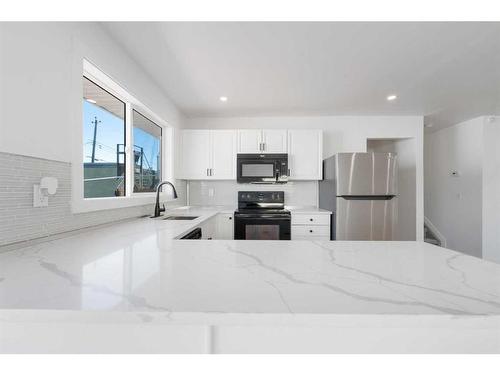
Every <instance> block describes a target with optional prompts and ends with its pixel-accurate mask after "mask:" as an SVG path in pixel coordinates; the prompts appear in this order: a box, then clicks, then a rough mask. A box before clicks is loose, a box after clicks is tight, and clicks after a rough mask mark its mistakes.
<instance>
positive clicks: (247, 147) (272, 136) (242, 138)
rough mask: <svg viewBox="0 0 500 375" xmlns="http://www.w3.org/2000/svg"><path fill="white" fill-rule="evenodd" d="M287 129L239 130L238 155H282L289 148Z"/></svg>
mask: <svg viewBox="0 0 500 375" xmlns="http://www.w3.org/2000/svg"><path fill="white" fill-rule="evenodd" d="M286 139H287V131H286V129H269V130H262V129H242V130H238V153H241V154H254V153H259V154H265V153H271V154H281V153H286V148H287V140H286Z"/></svg>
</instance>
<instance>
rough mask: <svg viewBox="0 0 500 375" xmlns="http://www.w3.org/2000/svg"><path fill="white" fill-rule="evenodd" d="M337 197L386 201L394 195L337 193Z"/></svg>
mask: <svg viewBox="0 0 500 375" xmlns="http://www.w3.org/2000/svg"><path fill="white" fill-rule="evenodd" d="M338 197H339V198H343V199H345V200H348V201H388V200H391V199H392V198H395V197H396V195H339V196H338Z"/></svg>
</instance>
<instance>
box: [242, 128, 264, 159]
mask: <svg viewBox="0 0 500 375" xmlns="http://www.w3.org/2000/svg"><path fill="white" fill-rule="evenodd" d="M261 144H262V130H260V129H242V130H238V153H240V154H253V153H260V152H262V149H261V148H262V146H261Z"/></svg>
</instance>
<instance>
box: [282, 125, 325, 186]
mask: <svg viewBox="0 0 500 375" xmlns="http://www.w3.org/2000/svg"><path fill="white" fill-rule="evenodd" d="M322 163H323V133H322V131H321V130H289V131H288V165H289V169H290V179H292V180H321V179H322V178H323V177H322V176H323V168H322Z"/></svg>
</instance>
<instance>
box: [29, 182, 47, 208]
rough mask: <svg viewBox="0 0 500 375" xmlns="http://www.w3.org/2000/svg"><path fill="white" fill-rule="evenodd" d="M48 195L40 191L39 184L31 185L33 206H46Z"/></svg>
mask: <svg viewBox="0 0 500 375" xmlns="http://www.w3.org/2000/svg"><path fill="white" fill-rule="evenodd" d="M48 205H49V197H48V196H47V195H43V194H41V192H40V185H33V207H47V206H48Z"/></svg>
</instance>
